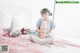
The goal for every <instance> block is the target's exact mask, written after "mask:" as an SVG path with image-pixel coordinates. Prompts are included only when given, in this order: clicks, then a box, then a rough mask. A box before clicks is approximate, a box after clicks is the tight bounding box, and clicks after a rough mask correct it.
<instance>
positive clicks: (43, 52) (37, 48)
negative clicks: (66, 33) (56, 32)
mask: <svg viewBox="0 0 80 53" xmlns="http://www.w3.org/2000/svg"><path fill="white" fill-rule="evenodd" d="M2 33H3V34H4V33H5V32H4V31H2V30H1V31H0V34H2ZM1 44H4V45H5V44H7V45H8V46H9V52H8V53H49V51H50V48H51V46H53V47H63V48H65V47H67V46H66V45H68V46H73V47H78V48H80V46H79V45H75V44H72V43H71V42H69V41H67V40H63V39H58V38H55V39H54V45H39V44H37V43H33V42H30V41H29V40H28V35H20V36H19V37H5V36H2V35H0V45H1Z"/></svg>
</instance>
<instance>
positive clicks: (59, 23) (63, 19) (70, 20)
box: [55, 4, 80, 37]
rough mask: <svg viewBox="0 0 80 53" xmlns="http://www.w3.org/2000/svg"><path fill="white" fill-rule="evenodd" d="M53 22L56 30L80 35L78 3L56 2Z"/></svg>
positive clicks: (79, 9)
mask: <svg viewBox="0 0 80 53" xmlns="http://www.w3.org/2000/svg"><path fill="white" fill-rule="evenodd" d="M55 23H56V29H55V31H56V32H57V31H59V32H61V33H64V32H68V33H71V34H73V35H72V36H78V35H79V37H80V4H56V10H55ZM68 33H65V34H64V35H66V34H68Z"/></svg>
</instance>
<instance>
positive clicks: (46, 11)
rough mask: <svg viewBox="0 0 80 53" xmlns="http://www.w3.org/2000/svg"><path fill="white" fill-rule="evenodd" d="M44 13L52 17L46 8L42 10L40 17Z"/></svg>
mask: <svg viewBox="0 0 80 53" xmlns="http://www.w3.org/2000/svg"><path fill="white" fill-rule="evenodd" d="M46 13H49V15H50V16H51V15H52V13H51V12H50V11H49V10H48V9H47V8H44V9H42V11H41V15H44V14H46Z"/></svg>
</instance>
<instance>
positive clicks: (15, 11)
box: [0, 6, 31, 31]
mask: <svg viewBox="0 0 80 53" xmlns="http://www.w3.org/2000/svg"><path fill="white" fill-rule="evenodd" d="M0 10H1V11H2V12H4V13H5V14H7V15H3V16H0V17H2V18H1V19H0V20H3V21H4V22H1V21H0V22H1V23H4V24H3V25H0V26H1V27H2V26H5V27H6V26H7V28H8V27H11V28H12V29H13V31H15V30H17V29H21V28H23V27H26V28H29V27H30V18H31V11H30V10H28V9H26V8H23V7H18V6H17V7H16V6H3V7H0ZM8 15H9V16H10V18H8ZM11 25H12V26H11Z"/></svg>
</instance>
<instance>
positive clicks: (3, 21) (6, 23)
mask: <svg viewBox="0 0 80 53" xmlns="http://www.w3.org/2000/svg"><path fill="white" fill-rule="evenodd" d="M10 27H11V17H10V16H8V15H6V14H4V13H3V12H1V11H0V28H10Z"/></svg>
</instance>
